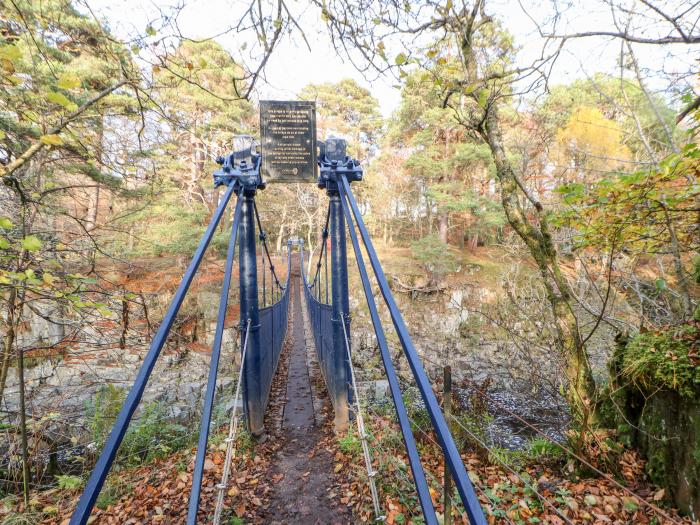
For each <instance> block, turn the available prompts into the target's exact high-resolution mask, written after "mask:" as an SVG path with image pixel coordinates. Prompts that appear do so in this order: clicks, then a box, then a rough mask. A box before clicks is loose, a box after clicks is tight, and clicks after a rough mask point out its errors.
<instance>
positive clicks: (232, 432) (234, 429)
mask: <svg viewBox="0 0 700 525" xmlns="http://www.w3.org/2000/svg"><path fill="white" fill-rule="evenodd" d="M249 333H250V319H248V322H247V323H246V329H245V339H244V340H243V352H241V364H240V368H239V370H238V383H237V384H236V395H235V397H234V399H233V408H232V409H231V421H230V422H229V426H228V437H226V439H224V443H226V458H225V459H224V470H223V472H222V473H221V483H219V484H218V485H217V486H216V489H217V491H218V493H217V495H216V507H215V508H214V519H213V521H212V523H213V524H214V525H219V522H220V521H221V511H222V509H223V506H224V491H225V490H226V489H227V488H228V477H229V474H230V472H231V461H232V459H233V456H234V454H235V449H234V445H235V443H236V435H237V433H238V417H237V415H238V414H237V412H238V400H239V399H240V395H241V383H242V382H243V370H244V367H245V356H246V351H247V349H248V334H249Z"/></svg>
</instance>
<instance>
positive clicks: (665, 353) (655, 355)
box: [618, 324, 700, 399]
mask: <svg viewBox="0 0 700 525" xmlns="http://www.w3.org/2000/svg"><path fill="white" fill-rule="evenodd" d="M698 345H700V331H699V330H698V327H697V325H696V324H685V325H681V326H677V327H673V328H669V329H668V330H664V331H658V332H646V333H642V334H639V335H637V336H636V337H633V338H631V339H630V340H629V341H628V342H627V344H626V345H625V346H624V347H623V348H621V352H620V354H619V356H618V366H619V368H618V373H619V374H620V378H621V379H622V380H625V381H628V382H632V383H634V384H636V385H637V386H639V387H640V388H641V389H642V390H644V391H655V390H658V389H665V390H674V391H676V392H678V393H679V394H680V395H682V396H684V397H687V398H690V399H694V398H697V397H700V367H698V366H697V365H696V363H699V362H700V361H699V360H698V357H697V354H696V350H697V348H698Z"/></svg>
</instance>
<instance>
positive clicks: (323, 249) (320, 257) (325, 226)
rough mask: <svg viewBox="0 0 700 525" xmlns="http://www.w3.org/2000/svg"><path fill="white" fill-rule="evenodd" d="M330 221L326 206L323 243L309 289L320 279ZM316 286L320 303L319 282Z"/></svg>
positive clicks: (329, 208)
mask: <svg viewBox="0 0 700 525" xmlns="http://www.w3.org/2000/svg"><path fill="white" fill-rule="evenodd" d="M330 219H331V207H330V205H329V206H328V211H327V212H326V224H325V225H324V226H323V234H322V238H323V242H322V243H321V252H320V253H319V254H318V263H317V264H316V273H315V274H314V278H313V281H311V284H310V285H309V288H313V287H314V286H316V285H317V281H318V280H319V279H320V277H321V276H320V273H321V266H322V264H321V259H322V258H323V254H324V252H325V251H326V243H327V239H328V223H329V221H330ZM327 264H328V258H326V265H327ZM326 275H327V272H326ZM318 285H319V290H318V293H319V297H318V299H319V301H320V300H321V296H320V293H321V291H320V282H318ZM326 287H328V283H327V282H326ZM327 299H328V290H326V300H327Z"/></svg>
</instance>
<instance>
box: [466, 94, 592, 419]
mask: <svg viewBox="0 0 700 525" xmlns="http://www.w3.org/2000/svg"><path fill="white" fill-rule="evenodd" d="M479 133H480V134H481V136H482V138H483V139H484V141H485V142H486V143H487V144H488V146H489V148H490V149H491V154H492V156H493V160H494V163H495V165H496V176H497V178H498V181H499V183H500V186H501V203H502V205H503V210H504V211H505V214H506V217H507V219H508V223H509V224H510V226H511V227H512V228H513V230H515V232H516V233H517V234H518V235H519V236H520V238H521V239H522V240H523V241H524V242H525V244H526V245H527V247H528V249H529V251H530V254H531V255H532V257H533V258H534V259H535V262H536V264H537V268H538V269H539V271H540V274H541V275H542V281H543V283H544V286H545V289H546V292H547V298H548V299H549V303H550V306H551V310H552V314H553V316H554V321H555V322H554V324H555V330H556V335H557V346H558V349H559V351H560V353H561V355H562V357H563V358H564V373H565V375H566V378H567V380H568V386H567V390H566V398H567V401H568V403H569V405H570V408H571V412H572V416H573V418H574V420H575V421H576V422H577V423H579V425H580V426H581V430H582V431H585V430H586V428H587V427H588V426H589V425H590V423H591V422H592V421H591V419H592V415H593V414H592V410H593V403H594V400H595V393H596V390H595V382H594V380H593V374H592V372H591V368H590V363H589V361H588V355H587V354H586V349H585V347H584V344H583V341H582V339H581V335H580V332H579V326H578V320H577V319H576V316H575V314H574V311H573V306H572V303H573V299H572V297H573V296H572V293H571V289H570V286H569V283H568V281H567V280H566V278H565V276H564V275H563V274H562V272H561V268H560V266H559V261H558V257H557V252H556V248H555V246H554V242H553V240H552V237H551V234H550V232H549V223H548V217H547V214H546V213H545V212H544V210H543V208H542V205H541V204H540V203H539V202H538V201H536V200H534V198H533V197H532V196H531V195H529V194H528V192H526V191H525V189H524V188H522V187H521V185H520V183H519V181H518V180H517V178H516V176H515V172H514V171H513V167H512V165H511V163H510V161H509V160H508V158H507V157H506V152H505V147H504V145H503V138H502V134H501V128H500V119H499V114H498V108H497V107H496V106H495V105H494V106H491V107H490V108H489V109H488V111H487V113H486V117H485V121H484V125H483V126H482V127H481V128H480V129H479ZM519 193H524V194H525V196H526V197H527V198H528V200H530V202H531V203H532V204H533V206H534V208H535V211H536V213H537V218H538V221H539V227H536V226H535V225H533V223H532V222H531V220H530V219H529V218H528V217H527V215H526V213H525V210H524V209H523V207H522V205H521V202H520V200H519V198H518V197H519Z"/></svg>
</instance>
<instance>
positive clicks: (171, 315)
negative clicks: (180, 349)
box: [70, 185, 234, 525]
mask: <svg viewBox="0 0 700 525" xmlns="http://www.w3.org/2000/svg"><path fill="white" fill-rule="evenodd" d="M233 192H234V186H233V185H231V186H229V187H228V189H227V190H226V193H225V194H224V197H223V199H221V203H220V204H219V207H218V208H217V209H216V211H215V212H214V215H213V217H212V218H211V222H210V223H209V226H208V227H207V231H206V232H205V233H204V236H203V237H202V240H201V241H200V242H199V246H198V247H197V250H196V251H195V253H194V256H193V257H192V261H191V262H190V265H189V267H188V268H187V271H186V272H185V275H184V276H183V278H182V281H181V282H180V285H179V286H178V288H177V290H176V291H175V295H174V296H173V299H172V301H171V302H170V306H169V308H168V311H167V313H166V314H165V317H164V318H163V322H161V324H160V326H159V327H158V332H156V335H155V337H154V338H153V341H152V342H151V347H150V348H149V350H148V353H147V354H146V357H145V358H144V360H143V364H142V365H141V368H140V369H139V372H138V375H137V376H136V379H135V380H134V385H133V387H132V388H131V390H130V391H129V395H127V397H126V399H125V400H124V404H123V405H122V408H121V410H120V411H119V415H118V416H117V421H116V422H115V424H114V427H113V428H112V432H111V433H110V434H109V437H108V438H107V442H106V443H105V446H104V448H103V449H102V453H101V454H100V457H99V459H98V460H97V464H96V465H95V469H94V470H93V471H92V474H91V475H90V478H89V479H88V481H87V484H86V485H85V490H84V491H83V494H82V495H81V496H80V501H78V506H77V508H76V509H75V512H74V513H73V516H72V517H71V520H70V525H84V524H85V523H87V521H88V518H89V517H90V513H91V512H92V508H93V507H94V505H95V501H97V496H99V494H100V490H101V489H102V485H103V484H104V482H105V479H107V474H109V471H110V469H111V468H112V463H113V462H114V458H115V457H116V455H117V451H118V450H119V445H121V442H122V440H123V439H124V435H125V434H126V429H127V427H128V426H129V421H131V418H132V416H133V415H134V412H135V411H136V408H137V407H138V405H139V402H140V401H141V397H142V396H143V392H144V390H145V389H146V383H147V382H148V378H149V377H150V375H151V372H153V367H154V366H155V364H156V360H157V359H158V356H159V355H160V351H161V349H162V348H163V345H164V344H165V340H166V339H167V337H168V333H169V332H170V328H171V327H172V325H173V323H174V322H175V317H176V316H177V312H178V311H179V310H180V306H181V305H182V302H183V301H184V300H185V295H186V294H187V290H189V288H190V284H192V279H194V276H195V273H196V272H197V269H198V268H199V264H200V263H201V262H202V259H203V258H204V252H205V251H206V249H207V246H209V242H210V241H211V238H212V237H213V236H214V232H215V231H216V227H217V226H218V225H219V221H220V220H221V217H222V216H223V214H224V211H225V210H226V206H227V205H228V202H229V200H230V199H231V195H232V194H233Z"/></svg>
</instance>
